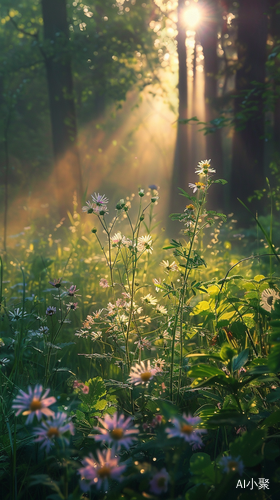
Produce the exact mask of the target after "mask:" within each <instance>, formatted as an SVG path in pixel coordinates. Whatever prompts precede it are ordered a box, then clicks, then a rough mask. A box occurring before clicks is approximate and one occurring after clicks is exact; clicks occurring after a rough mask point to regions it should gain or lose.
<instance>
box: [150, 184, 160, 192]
mask: <svg viewBox="0 0 280 500" xmlns="http://www.w3.org/2000/svg"><path fill="white" fill-rule="evenodd" d="M149 188H150V189H155V190H156V191H157V188H158V187H157V186H156V185H155V184H150V186H149Z"/></svg>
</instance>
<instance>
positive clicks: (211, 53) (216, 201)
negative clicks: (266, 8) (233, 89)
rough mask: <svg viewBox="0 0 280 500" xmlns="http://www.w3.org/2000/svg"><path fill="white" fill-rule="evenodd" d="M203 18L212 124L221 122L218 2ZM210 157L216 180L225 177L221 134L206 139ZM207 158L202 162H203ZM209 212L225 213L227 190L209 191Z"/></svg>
mask: <svg viewBox="0 0 280 500" xmlns="http://www.w3.org/2000/svg"><path fill="white" fill-rule="evenodd" d="M203 12H204V15H203V18H204V21H205V24H203V26H202V29H201V30H200V32H199V39H200V42H201V45H202V48H203V55H204V78H205V91H204V96H205V120H206V122H208V123H209V122H210V121H211V120H214V119H215V118H217V116H218V113H217V111H216V109H215V106H216V105H217V97H218V70H219V60H218V55H217V48H218V46H217V45H218V20H219V19H218V16H219V9H218V5H217V2H216V1H215V2H213V0H211V1H209V0H208V1H206V2H204V3H203ZM206 156H207V159H211V166H213V168H215V170H216V172H217V174H216V176H215V177H216V178H221V177H223V150H222V134H221V130H217V131H215V132H213V133H210V134H207V135H206ZM203 159H204V158H201V160H203ZM208 208H211V209H216V210H218V209H219V210H220V209H223V188H222V186H221V185H217V184H216V185H213V186H212V187H211V189H210V191H209V198H208Z"/></svg>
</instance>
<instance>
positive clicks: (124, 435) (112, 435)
mask: <svg viewBox="0 0 280 500" xmlns="http://www.w3.org/2000/svg"><path fill="white" fill-rule="evenodd" d="M98 421H99V423H100V424H101V425H102V426H103V428H101V427H94V429H95V430H96V431H98V432H100V434H94V435H92V434H91V435H90V436H91V437H94V439H95V441H101V442H102V443H108V445H110V444H113V445H115V446H116V448H115V449H118V448H120V447H121V446H124V448H126V449H127V450H128V449H129V448H130V446H131V445H132V444H133V441H135V440H137V437H136V435H137V434H138V432H139V430H138V429H137V428H136V427H134V426H133V425H132V418H131V417H127V418H125V416H124V415H123V414H121V415H120V416H119V417H118V414H117V413H115V414H114V415H113V416H112V417H111V416H110V415H105V418H104V420H103V419H101V418H98Z"/></svg>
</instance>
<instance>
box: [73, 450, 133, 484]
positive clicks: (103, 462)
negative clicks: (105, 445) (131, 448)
mask: <svg viewBox="0 0 280 500" xmlns="http://www.w3.org/2000/svg"><path fill="white" fill-rule="evenodd" d="M112 455H114V451H112V450H104V451H103V452H101V451H99V450H98V451H97V457H98V461H96V460H95V458H94V457H93V455H92V453H90V454H89V456H88V457H85V459H84V460H83V462H82V464H83V465H84V467H82V468H81V469H79V471H78V472H79V474H80V475H81V478H82V480H85V481H87V482H84V481H81V483H80V485H81V488H82V490H83V491H89V489H90V487H91V486H92V485H95V486H96V487H97V489H98V490H100V489H101V488H104V490H107V489H108V480H109V479H116V480H117V481H121V474H122V472H123V471H124V470H125V469H126V465H119V458H118V457H115V456H112Z"/></svg>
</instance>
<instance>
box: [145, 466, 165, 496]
mask: <svg viewBox="0 0 280 500" xmlns="http://www.w3.org/2000/svg"><path fill="white" fill-rule="evenodd" d="M168 481H169V474H168V472H167V470H166V469H165V468H163V469H161V470H160V471H159V472H157V473H156V474H155V475H154V477H153V479H152V480H151V481H150V492H151V493H154V494H155V495H160V494H161V493H166V492H167V488H168Z"/></svg>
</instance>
